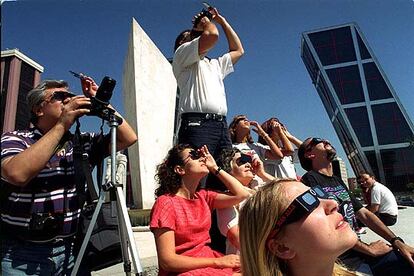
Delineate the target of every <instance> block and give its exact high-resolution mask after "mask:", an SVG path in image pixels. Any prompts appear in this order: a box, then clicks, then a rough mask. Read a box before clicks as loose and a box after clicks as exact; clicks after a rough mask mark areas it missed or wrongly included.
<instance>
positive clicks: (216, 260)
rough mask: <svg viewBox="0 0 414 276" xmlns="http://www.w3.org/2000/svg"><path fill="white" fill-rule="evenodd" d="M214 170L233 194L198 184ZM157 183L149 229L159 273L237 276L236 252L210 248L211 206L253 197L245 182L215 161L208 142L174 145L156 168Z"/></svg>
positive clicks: (229, 204) (225, 205)
mask: <svg viewBox="0 0 414 276" xmlns="http://www.w3.org/2000/svg"><path fill="white" fill-rule="evenodd" d="M209 172H211V173H214V174H215V175H216V176H217V177H218V178H219V179H220V180H221V181H222V182H223V183H224V184H225V185H226V186H227V188H228V190H229V191H230V194H222V193H217V192H213V191H208V190H204V189H201V190H199V189H198V185H199V183H200V180H201V179H202V178H203V177H205V176H206V175H207V174H208V173H209ZM156 179H157V181H158V183H159V185H160V186H159V187H158V188H157V189H156V191H155V195H156V196H157V200H156V201H155V204H154V206H153V208H152V212H151V223H150V228H151V231H152V232H153V233H154V236H155V242H156V246H157V254H158V264H159V267H160V272H159V275H203V276H204V275H214V276H218V275H234V274H237V273H235V271H239V270H240V260H239V257H238V256H237V255H226V256H223V255H222V254H221V253H219V252H216V251H214V250H212V249H211V248H210V247H209V245H208V244H209V243H210V236H209V230H210V226H211V211H212V210H213V209H214V208H228V207H231V206H233V205H235V204H237V203H239V202H240V201H242V200H243V199H245V198H247V197H248V196H249V194H248V192H247V191H246V190H245V189H244V188H243V186H242V185H241V183H240V182H239V181H237V180H236V179H235V178H234V177H232V176H231V175H230V174H228V173H226V172H225V171H223V170H221V168H220V167H218V166H217V164H216V162H215V160H214V158H213V157H212V156H211V154H210V153H209V151H208V149H207V147H206V146H203V147H202V148H201V149H199V150H194V149H193V148H191V146H189V145H183V144H180V145H176V146H174V147H173V148H172V149H171V150H170V151H169V152H168V154H167V157H166V159H165V160H164V162H163V163H161V164H160V165H158V167H157V175H156Z"/></svg>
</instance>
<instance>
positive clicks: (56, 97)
mask: <svg viewBox="0 0 414 276" xmlns="http://www.w3.org/2000/svg"><path fill="white" fill-rule="evenodd" d="M74 96H75V95H74V94H72V93H70V92H68V91H55V92H53V93H52V95H51V96H50V97H49V99H48V100H45V101H46V102H51V101H62V102H63V101H64V100H66V99H67V98H71V97H74Z"/></svg>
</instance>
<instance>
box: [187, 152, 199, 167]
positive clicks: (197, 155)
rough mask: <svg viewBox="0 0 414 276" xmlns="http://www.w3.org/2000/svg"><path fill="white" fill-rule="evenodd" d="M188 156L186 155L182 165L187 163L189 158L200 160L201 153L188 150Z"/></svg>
mask: <svg viewBox="0 0 414 276" xmlns="http://www.w3.org/2000/svg"><path fill="white" fill-rule="evenodd" d="M189 154H190V155H188V156H187V157H186V158H185V159H184V164H185V163H186V162H187V160H188V158H191V159H192V160H198V159H200V158H201V152H200V151H198V150H190V152H189Z"/></svg>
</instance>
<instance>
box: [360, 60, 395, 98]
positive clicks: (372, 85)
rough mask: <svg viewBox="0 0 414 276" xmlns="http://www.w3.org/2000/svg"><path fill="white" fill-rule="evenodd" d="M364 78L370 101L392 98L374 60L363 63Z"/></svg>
mask: <svg viewBox="0 0 414 276" xmlns="http://www.w3.org/2000/svg"><path fill="white" fill-rule="evenodd" d="M363 66H364V73H365V80H366V81H367V88H368V94H369V98H370V99H371V101H374V100H380V99H387V98H392V95H391V92H390V90H389V88H388V86H387V84H386V83H385V80H384V79H383V77H382V75H381V73H380V71H379V70H378V67H377V65H376V64H375V63H374V62H370V63H365V64H364V65H363Z"/></svg>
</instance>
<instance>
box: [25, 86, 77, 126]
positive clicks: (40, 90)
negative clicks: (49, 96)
mask: <svg viewBox="0 0 414 276" xmlns="http://www.w3.org/2000/svg"><path fill="white" fill-rule="evenodd" d="M67 87H69V85H68V83H67V82H66V81H64V80H44V81H42V82H41V83H39V84H38V85H37V86H36V87H35V88H33V89H32V90H30V91H29V93H28V94H27V96H26V100H27V106H28V108H29V110H30V121H31V122H32V123H33V124H36V123H37V116H36V113H35V112H34V111H33V109H34V108H35V107H37V106H39V105H40V104H41V103H42V102H43V100H44V98H45V91H46V90H47V89H50V88H67Z"/></svg>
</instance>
